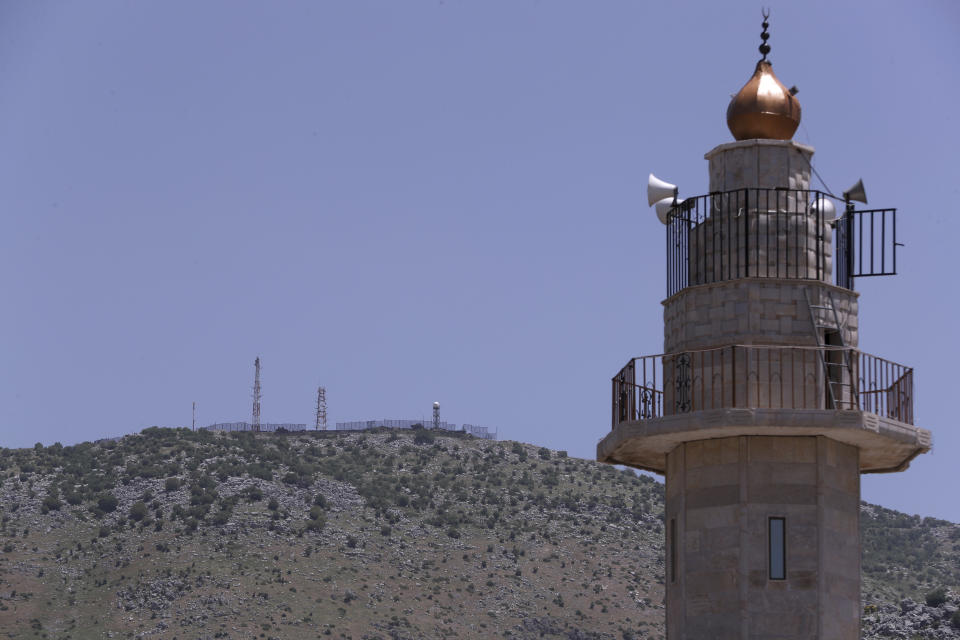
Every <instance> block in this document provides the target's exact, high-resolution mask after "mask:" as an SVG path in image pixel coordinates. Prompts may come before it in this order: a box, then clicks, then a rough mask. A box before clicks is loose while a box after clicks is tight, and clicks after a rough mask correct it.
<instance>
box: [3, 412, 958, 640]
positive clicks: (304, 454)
mask: <svg viewBox="0 0 960 640" xmlns="http://www.w3.org/2000/svg"><path fill="white" fill-rule="evenodd" d="M0 480H2V484H0V508H2V522H0V544H2V553H0V633H3V634H6V635H7V636H8V637H11V638H14V637H19V638H41V637H42V638H101V637H114V638H120V637H145V636H151V635H156V636H157V637H164V638H301V637H302V638H315V637H330V638H353V639H355V640H360V639H373V638H382V639H384V640H386V639H387V638H391V639H403V638H410V639H413V638H452V637H461V638H485V637H509V638H542V637H546V638H565V639H578V638H583V639H585V638H615V639H618V640H620V639H631V638H632V639H640V638H643V639H647V638H661V637H662V636H663V614H664V612H663V604H662V601H663V525H662V514H663V485H662V484H660V483H658V482H655V481H653V480H651V479H649V478H646V477H638V476H636V475H635V474H633V473H632V472H630V471H618V470H617V469H615V468H612V467H609V466H605V465H599V464H597V463H594V462H591V461H587V460H580V459H575V458H570V457H568V456H567V455H566V453H565V452H562V451H561V452H557V451H551V450H549V449H545V448H538V447H534V446H531V445H524V444H520V443H515V442H493V441H487V440H476V439H473V438H470V437H468V436H462V435H460V434H451V433H443V434H442V435H438V434H435V433H433V432H430V431H424V430H417V431H377V432H365V433H336V432H319V433H317V432H309V433H300V434H259V435H257V436H254V435H253V434H250V433H236V434H228V435H224V434H220V435H217V434H211V433H208V432H190V431H187V430H169V429H156V428H154V429H147V430H146V431H144V432H143V433H141V434H139V435H135V436H128V437H125V438H123V439H120V440H117V441H103V442H99V443H84V444H81V445H77V446H72V447H62V446H60V445H53V446H51V447H42V446H40V445H37V446H36V447H34V448H33V449H19V450H10V449H3V450H0ZM863 536H864V544H865V552H864V562H863V567H864V607H865V616H864V632H865V637H869V638H873V637H877V638H880V637H893V638H906V639H912V638H951V637H957V638H960V614H955V611H956V610H957V605H958V596H960V527H957V526H956V525H953V524H950V523H947V522H943V521H936V520H931V519H926V520H921V519H919V518H916V517H911V516H906V515H904V514H900V513H896V512H893V511H889V510H886V509H883V508H880V507H875V506H871V505H864V509H863Z"/></svg>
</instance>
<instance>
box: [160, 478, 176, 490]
mask: <svg viewBox="0 0 960 640" xmlns="http://www.w3.org/2000/svg"><path fill="white" fill-rule="evenodd" d="M163 488H164V489H166V491H167V493H169V492H171V491H176V490H177V489H179V488H180V478H177V477H173V478H167V481H166V482H164V483H163Z"/></svg>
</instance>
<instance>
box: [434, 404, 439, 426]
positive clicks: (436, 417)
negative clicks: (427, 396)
mask: <svg viewBox="0 0 960 640" xmlns="http://www.w3.org/2000/svg"><path fill="white" fill-rule="evenodd" d="M433 428H434V429H439V428H440V403H439V402H434V403H433Z"/></svg>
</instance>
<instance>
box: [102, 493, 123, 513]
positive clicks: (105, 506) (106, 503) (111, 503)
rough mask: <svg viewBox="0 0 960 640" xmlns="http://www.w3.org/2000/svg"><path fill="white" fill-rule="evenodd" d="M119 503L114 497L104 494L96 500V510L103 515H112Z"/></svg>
mask: <svg viewBox="0 0 960 640" xmlns="http://www.w3.org/2000/svg"><path fill="white" fill-rule="evenodd" d="M118 504H119V501H118V500H117V498H116V496H114V495H113V494H110V493H106V494H104V495H102V496H100V497H99V498H97V508H98V509H100V511H103V512H104V513H113V512H114V511H116V510H117V505H118Z"/></svg>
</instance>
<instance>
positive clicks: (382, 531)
mask: <svg viewBox="0 0 960 640" xmlns="http://www.w3.org/2000/svg"><path fill="white" fill-rule="evenodd" d="M391 533H393V529H391V528H390V527H388V526H386V525H384V526H382V527H380V535H382V536H383V537H384V538H386V537H387V536H389V535H390V534H391Z"/></svg>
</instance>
